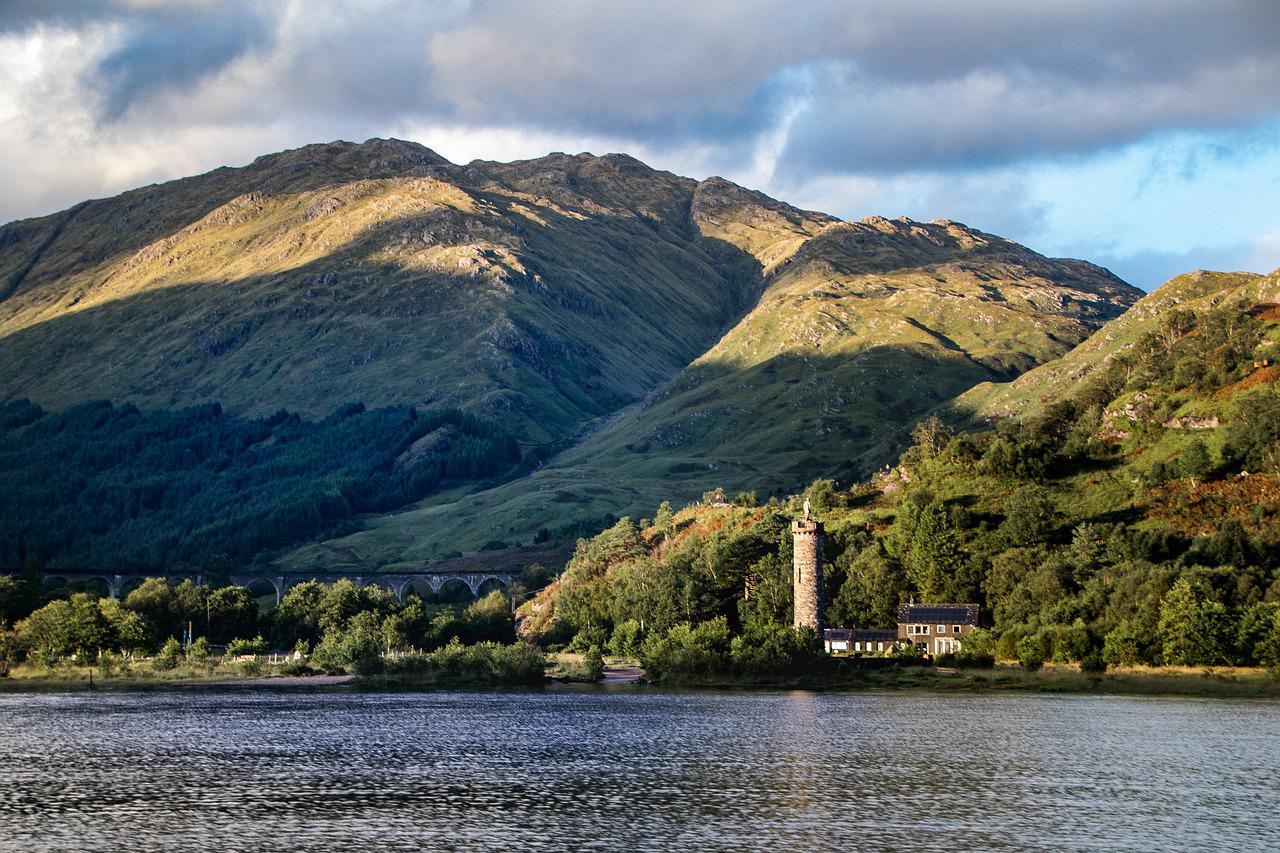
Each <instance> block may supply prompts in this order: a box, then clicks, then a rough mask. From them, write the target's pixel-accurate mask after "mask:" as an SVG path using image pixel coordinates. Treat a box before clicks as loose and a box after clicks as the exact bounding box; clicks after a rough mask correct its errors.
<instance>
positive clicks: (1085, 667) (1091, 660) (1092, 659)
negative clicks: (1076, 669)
mask: <svg viewBox="0 0 1280 853" xmlns="http://www.w3.org/2000/svg"><path fill="white" fill-rule="evenodd" d="M1080 671H1081V672H1087V673H1089V674H1090V675H1099V674H1101V673H1104V672H1106V671H1107V661H1106V658H1104V657H1103V655H1102V650H1101V649H1090V650H1089V651H1088V653H1086V654H1085V656H1084V657H1082V658H1080Z"/></svg>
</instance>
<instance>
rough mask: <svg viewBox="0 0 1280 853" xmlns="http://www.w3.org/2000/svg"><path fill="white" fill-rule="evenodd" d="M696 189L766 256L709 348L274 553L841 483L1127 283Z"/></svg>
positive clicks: (1047, 355) (915, 227)
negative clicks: (505, 464)
mask: <svg viewBox="0 0 1280 853" xmlns="http://www.w3.org/2000/svg"><path fill="white" fill-rule="evenodd" d="M709 183H710V182H708V184H709ZM710 189H712V187H709V186H707V185H704V187H702V188H700V192H699V196H698V197H697V198H695V207H694V211H695V214H694V215H695V219H696V220H697V221H699V223H700V224H701V225H702V227H703V228H704V229H705V230H708V231H711V232H712V233H716V234H718V235H720V236H721V237H723V238H724V239H725V240H726V241H734V242H736V243H737V244H739V245H741V246H742V247H743V248H745V249H747V250H749V251H752V252H754V253H756V254H757V256H758V258H759V261H760V263H761V264H762V266H763V267H764V269H765V270H766V285H765V289H764V292H763V294H762V296H761V298H760V299H759V301H758V302H757V303H756V305H755V307H754V308H753V309H752V310H751V311H750V312H749V313H748V314H747V315H746V316H745V317H744V318H743V319H742V320H741V321H740V322H739V323H738V324H737V325H735V326H734V327H733V328H732V329H730V330H729V331H728V332H727V333H726V334H725V335H724V336H723V337H722V338H721V339H720V340H719V341H718V342H717V343H716V344H715V345H714V346H712V347H710V348H709V349H708V350H707V352H705V353H704V354H702V355H701V356H700V357H699V358H697V359H696V360H694V361H693V362H692V363H691V364H690V365H689V366H688V367H686V368H685V369H684V370H682V371H680V373H679V374H677V375H676V376H675V377H674V378H673V379H671V380H670V381H668V382H666V383H664V384H663V385H661V386H660V387H658V388H657V389H655V390H654V391H652V392H651V393H649V394H648V395H646V397H645V398H644V399H643V401H641V402H640V403H639V404H637V405H634V406H631V407H628V408H627V409H625V410H623V411H622V412H620V413H619V414H618V415H616V416H615V417H612V418H610V419H609V420H608V421H607V422H605V423H604V424H602V425H601V426H600V428H599V429H598V430H597V431H596V432H594V433H593V434H592V435H590V436H589V437H587V438H586V439H585V440H583V441H582V442H580V443H579V444H577V445H575V446H574V447H571V448H569V449H568V450H566V451H565V452H564V453H562V454H560V455H559V456H557V457H555V458H554V459H552V460H550V461H549V462H548V464H547V465H546V466H544V467H543V468H541V469H540V470H538V471H536V472H534V473H533V474H532V475H531V476H529V477H527V478H522V479H521V480H518V481H515V482H512V483H508V484H504V485H502V486H499V487H497V488H495V489H492V490H487V491H484V492H481V493H479V494H476V495H474V496H469V497H467V498H466V500H464V501H450V500H447V499H445V498H441V499H436V500H430V501H428V502H427V503H425V504H424V505H422V506H421V507H419V508H418V509H414V510H408V511H405V512H403V513H398V514H397V515H396V516H394V517H390V518H380V519H376V520H372V521H371V522H370V527H369V529H368V530H367V531H363V532H361V533H357V534H354V535H352V536H348V537H344V538H342V539H341V540H338V541H335V542H333V543H321V544H318V545H315V546H308V547H306V548H304V549H302V550H301V551H300V552H299V553H297V554H295V555H291V556H289V557H287V558H285V562H286V564H287V565H291V566H305V565H312V564H315V563H321V564H324V563H327V562H329V561H331V560H339V561H344V560H349V559H351V558H352V555H356V556H357V559H358V560H360V561H367V562H369V563H373V564H395V563H397V562H400V561H407V562H413V561H421V560H430V559H433V558H435V557H437V556H439V554H441V553H448V552H450V551H453V550H463V551H466V550H470V549H473V548H476V547H478V546H479V544H480V543H482V542H485V541H490V540H495V539H496V540H502V541H508V542H513V543H514V542H529V541H531V540H532V539H533V538H534V537H535V536H536V535H538V532H539V531H541V530H545V531H548V532H550V533H551V534H552V535H555V533H556V532H557V531H563V530H564V529H566V528H567V527H569V528H571V527H573V526H575V525H576V524H578V523H580V522H588V521H594V520H596V519H599V518H600V517H601V516H602V515H603V514H605V513H609V514H613V515H617V516H620V515H623V514H627V513H630V514H633V515H638V514H641V513H644V512H647V511H649V510H651V509H652V507H653V506H655V505H656V504H657V502H658V501H660V500H663V499H671V500H673V501H677V502H679V503H684V502H687V501H690V500H693V499H695V498H696V497H698V496H700V495H701V494H702V493H703V492H704V491H706V490H708V489H711V488H714V487H717V486H719V487H723V488H725V489H728V490H729V491H730V493H731V494H732V492H733V491H736V490H739V489H748V490H755V491H757V492H759V493H760V494H761V495H768V494H771V493H776V492H785V491H787V490H790V489H794V488H796V487H797V486H799V485H800V484H803V483H806V482H808V481H810V480H812V479H813V478H814V477H817V476H834V477H837V478H838V479H840V480H842V481H844V482H848V481H849V480H851V479H853V478H855V477H858V476H865V475H866V474H867V473H869V472H870V471H871V470H874V469H875V468H876V467H878V466H879V465H882V464H884V463H886V462H889V461H891V460H892V459H893V458H894V456H895V455H896V452H897V450H898V449H899V448H900V445H901V442H902V441H904V440H905V439H906V437H907V434H908V432H909V430H910V426H911V424H912V423H914V422H915V420H916V419H917V418H918V417H919V416H921V415H922V414H923V413H925V412H927V411H929V410H930V409H932V408H933V407H935V406H937V405H939V404H941V403H943V402H944V401H947V400H950V399H951V398H953V397H954V396H955V395H957V394H960V393H962V392H964V391H965V390H967V389H969V388H971V387H972V386H974V385H975V384H977V383H980V382H984V381H988V380H991V379H993V378H1001V379H1007V378H1009V377H1010V376H1015V375H1017V374H1018V373H1020V372H1021V371H1023V370H1025V369H1027V368H1028V367H1031V366H1033V365H1035V364H1037V363H1039V362H1041V361H1045V360H1047V359H1051V358H1053V357H1055V356H1058V355H1061V354H1063V353H1065V352H1066V351H1067V350H1068V349H1069V348H1070V347H1071V346H1072V345H1073V344H1076V343H1078V342H1080V341H1081V340H1083V339H1084V338H1085V337H1086V336H1087V335H1088V334H1089V332H1090V331H1091V330H1092V329H1094V328H1097V326H1099V325H1100V324H1101V323H1102V322H1104V321H1105V320H1107V319H1109V318H1112V317H1115V316H1116V315H1118V314H1119V313H1120V312H1121V311H1122V310H1123V309H1124V307H1125V306H1126V305H1127V304H1129V303H1130V302H1132V301H1133V300H1134V299H1135V298H1136V297H1137V295H1138V292H1137V291H1136V290H1134V289H1133V288H1130V287H1128V286H1127V285H1125V284H1123V283H1122V282H1120V281H1119V280H1117V279H1116V278H1115V277H1114V276H1112V275H1110V274H1109V273H1107V272H1106V271H1105V270H1101V269H1099V268H1097V267H1094V266H1092V265H1090V264H1086V263H1083V262H1079V261H1061V260H1053V259H1049V258H1045V257H1042V256H1040V255H1037V254H1036V253H1034V252H1031V251H1030V250H1028V249H1025V248H1024V247H1021V246H1018V245H1016V244H1013V243H1010V242H1008V241H1005V240H1001V239H1000V238H998V237H993V236H992V235H989V234H983V233H981V232H977V231H974V230H972V229H968V228H965V227H964V226H961V225H958V224H956V223H951V222H942V223H932V224H924V223H916V222H911V221H909V220H894V221H890V220H885V219H881V218H878V217H877V218H872V219H869V220H866V221H864V222H858V223H837V222H831V221H825V222H819V221H818V220H816V219H814V218H807V219H802V218H801V217H802V216H808V215H804V214H800V213H799V212H798V211H789V210H787V211H782V212H777V211H775V210H771V209H769V208H767V207H762V206H761V202H760V201H759V199H758V198H755V197H753V196H752V195H750V194H747V193H744V192H743V191H741V190H737V189H736V188H732V189H728V190H726V189H725V187H724V186H723V185H721V186H720V187H718V188H716V189H718V190H719V191H718V192H717V194H716V195H715V196H711V193H710ZM711 199H714V204H713V203H710V201H711ZM773 204H775V205H776V203H773ZM761 223H768V224H769V226H770V227H772V228H773V229H774V230H773V232H771V239H772V242H770V239H766V238H765V237H762V236H761V235H762V234H763V233H765V232H764V227H763V225H762V224H761ZM809 234H812V235H813V236H809V237H806V236H805V235H809Z"/></svg>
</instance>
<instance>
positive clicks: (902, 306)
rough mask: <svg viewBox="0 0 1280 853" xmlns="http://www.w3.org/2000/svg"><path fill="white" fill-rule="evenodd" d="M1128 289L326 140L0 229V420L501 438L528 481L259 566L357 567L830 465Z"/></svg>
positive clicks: (652, 174)
mask: <svg viewBox="0 0 1280 853" xmlns="http://www.w3.org/2000/svg"><path fill="white" fill-rule="evenodd" d="M1137 296H1138V292H1137V291H1136V290H1134V289H1133V288H1130V287H1128V286H1127V285H1125V284H1124V283H1123V282H1121V281H1119V280H1118V279H1116V278H1115V277H1114V276H1112V275H1111V274H1110V273H1108V272H1107V271H1105V270H1102V269H1100V268H1098V267H1095V266H1093V265H1091V264H1087V263H1084V262H1080V261H1064V260H1054V259H1049V258H1045V257H1042V256H1040V255H1038V254H1036V253H1035V252H1032V251H1030V250H1028V249H1025V248H1024V247H1021V246H1018V245H1016V244H1013V243H1010V242H1008V241H1006V240H1002V239H1000V238H998V237H994V236H992V235H989V234H983V233H981V232H977V231H974V230H972V229H968V228H965V227H964V226H962V225H959V224H956V223H951V222H937V223H931V224H924V223H915V222H910V221H908V220H893V221H890V220H885V219H882V218H879V217H873V218H870V219H867V220H864V221H862V222H857V223H845V222H840V221H839V220H837V219H835V218H834V217H830V216H827V215H825V214H821V213H815V212H811V211H803V210H798V209H796V208H793V207H790V206H789V205H786V204H784V203H782V202H779V201H776V200H774V199H770V198H768V197H767V196H764V195H762V194H760V193H756V192H752V191H750V190H746V189H743V188H741V187H738V186H736V185H734V184H732V183H730V182H728V181H724V180H722V179H719V178H712V179H708V180H705V181H701V182H699V181H694V180H691V179H688V178H682V177H678V176H675V175H672V174H669V173H666V172H659V171H656V170H653V169H650V168H649V167H647V166H645V165H644V164H642V163H640V162H638V161H636V160H635V159H633V158H630V157H627V156H625V155H608V156H604V157H594V156H591V155H586V154H582V155H577V156H569V155H564V154H553V155H549V156H547V157H543V158H539V159H536V160H529V161H523V162H516V163H508V164H503V163H492V162H484V161H476V162H473V163H470V164H468V165H465V166H461V165H454V164H451V163H448V162H447V161H445V160H444V159H443V158H441V157H439V156H438V155H436V154H434V153H433V152H431V151H430V150H428V149H426V148H423V147H421V146H418V145H415V144H412V143H406V142H399V141H396V140H371V141H369V142H367V143H364V144H362V145H354V144H351V143H332V144H328V145H315V146H308V147H305V148H301V149H297V150H295V151H287V152H284V153H281V154H276V155H270V156H267V157H263V158H259V159H258V160H257V161H255V162H254V163H253V164H251V165H249V166H247V167H244V168H239V169H219V170H215V171H214V172H211V173H209V174H207V175H202V176H198V177H195V178H189V179H184V180H180V181H173V182H170V183H167V184H162V185H158V186H153V187H145V188H142V189H139V190H134V191H132V192H129V193H125V194H123V195H121V196H118V197H116V198H113V199H105V200H97V201H89V202H85V203H83V204H81V205H77V206H76V207H74V208H71V209H70V210H68V211H65V212H63V213H60V214H56V215H54V216H50V217H45V218H42V219H35V220H27V221H23V222H16V223H10V224H9V225H7V226H5V227H4V228H3V229H0V401H4V400H19V399H22V398H29V399H31V400H32V401H34V402H35V403H37V404H39V405H41V406H43V407H45V408H46V409H50V410H56V409H60V408H65V407H67V406H70V405H73V404H77V403H81V402H83V401H86V400H91V399H108V400H111V401H113V402H115V403H117V404H123V403H132V404H135V405H137V406H139V407H141V408H143V409H177V408H181V407H184V406H188V405H196V404H203V403H207V402H211V401H217V402H219V403H221V404H222V405H223V407H224V408H225V410H226V411H227V412H228V414H229V415H233V416H235V417H246V418H256V417H264V416H266V415H269V414H271V413H273V412H275V411H276V410H278V409H280V408H286V409H288V410H290V411H296V412H299V413H301V414H302V415H303V416H304V417H308V418H313V419H319V418H323V417H325V416H327V415H328V414H329V413H331V412H332V411H334V410H335V409H337V408H338V407H339V406H340V405H342V404H344V403H346V402H348V401H361V402H363V403H364V404H366V405H367V406H369V407H380V406H388V405H405V404H407V405H411V406H415V407H417V408H419V409H435V410H439V409H443V408H447V407H452V408H459V409H463V410H466V411H470V412H474V413H476V414H478V415H481V416H483V417H485V418H489V419H493V420H496V421H498V422H500V423H501V424H502V425H503V427H504V428H506V429H508V430H510V431H511V432H513V433H514V434H515V435H516V436H518V438H519V439H520V442H521V444H522V448H523V453H524V456H525V469H524V470H526V471H528V470H533V473H532V474H531V475H530V476H527V477H522V478H520V479H518V480H515V481H512V482H509V483H506V484H499V485H496V486H494V485H493V484H490V486H492V487H491V488H485V489H480V490H477V489H476V488H475V487H474V486H471V487H461V486H459V487H458V488H455V489H452V490H449V489H450V487H449V485H448V484H447V483H446V484H445V488H446V491H444V492H441V493H438V494H436V495H433V496H432V497H430V498H428V499H427V500H426V502H424V503H422V504H419V505H417V506H415V507H413V508H412V509H410V510H407V511H400V512H397V513H395V514H392V515H389V516H374V517H369V518H367V519H365V520H364V522H363V523H364V525H365V530H363V531H361V532H360V533H357V534H353V535H352V536H350V537H346V538H344V539H341V540H336V541H334V542H330V543H323V544H320V545H317V546H311V547H308V548H305V549H303V550H302V551H300V552H298V553H296V554H293V555H290V556H289V557H288V558H286V560H285V563H286V564H288V565H294V566H298V565H306V566H312V565H317V564H326V565H328V564H333V565H339V564H358V565H361V566H363V567H372V566H379V565H389V564H395V563H403V562H421V561H425V560H433V559H439V558H441V557H442V556H444V555H447V554H452V553H455V552H469V551H473V550H475V549H477V548H479V547H480V546H482V545H485V544H486V543H488V544H492V543H493V542H495V541H502V542H506V543H509V544H513V545H514V544H516V543H524V544H528V543H529V542H530V541H532V540H533V539H534V538H535V536H538V535H541V536H543V537H546V536H551V538H553V539H554V538H557V536H559V535H562V534H568V533H569V532H570V531H571V530H572V529H573V528H574V527H575V526H581V525H582V524H584V523H590V522H592V521H594V520H596V519H599V518H600V517H601V516H603V515H606V514H611V513H622V512H635V511H640V510H641V508H646V509H647V508H650V507H652V505H653V504H654V503H655V502H656V500H657V499H659V498H662V497H675V498H676V499H690V498H693V497H696V496H697V495H699V494H701V493H702V492H703V491H704V490H706V489H707V488H711V487H714V486H723V487H725V488H728V489H737V488H754V489H759V490H763V491H779V490H785V489H789V488H793V487H794V486H796V485H797V484H799V483H802V482H806V481H807V480H809V479H812V477H813V476H816V475H819V474H830V473H834V474H835V475H836V476H839V477H841V478H848V477H852V476H854V475H855V474H857V473H859V472H865V471H867V470H870V469H871V468H874V467H876V466H878V465H880V464H882V463H883V462H886V461H888V460H889V459H891V458H892V454H893V453H894V452H895V449H896V448H897V447H898V445H899V444H900V443H901V440H902V438H903V437H904V436H905V434H906V430H907V429H908V428H909V427H910V424H911V423H913V422H914V421H915V420H916V419H917V418H918V417H919V416H920V415H921V414H922V413H925V412H927V411H929V410H930V409H932V408H934V407H935V406H937V405H938V404H940V403H942V402H944V401H946V400H949V399H951V398H953V397H954V396H956V395H957V394H960V393H962V392H964V391H965V390H967V389H969V388H971V387H972V386H974V385H975V384H977V383H982V382H985V381H990V380H1002V379H1007V378H1010V377H1012V376H1015V375H1017V374H1018V373H1020V372H1022V371H1025V370H1026V369H1028V368H1030V367H1032V366H1034V365H1036V364H1038V363H1040V362H1043V361H1045V360H1047V359H1050V358H1054V357H1056V356H1058V355H1061V354H1062V353H1064V352H1066V351H1067V350H1068V349H1070V348H1071V347H1072V346H1073V345H1075V344H1076V343H1078V342H1079V341H1081V340H1083V339H1084V338H1085V337H1087V335H1088V334H1089V333H1090V332H1091V331H1092V330H1093V329H1095V328H1096V327H1097V326H1098V325H1100V324H1101V323H1102V322H1104V321H1106V320H1108V319H1110V318H1112V317H1114V316H1116V315H1118V314H1120V313H1121V312H1122V311H1123V310H1124V309H1125V308H1126V307H1127V306H1128V305H1129V304H1131V303H1132V302H1133V301H1134V300H1135V299H1136V297H1137ZM575 442H576V443H575ZM565 448H567V449H565ZM562 450H563V452H559V453H558V455H557V452H558V451H562ZM542 463H545V464H542ZM534 469H536V470H534ZM543 531H545V532H543Z"/></svg>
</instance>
